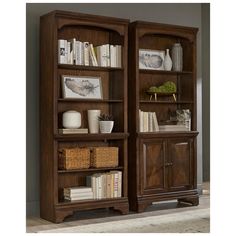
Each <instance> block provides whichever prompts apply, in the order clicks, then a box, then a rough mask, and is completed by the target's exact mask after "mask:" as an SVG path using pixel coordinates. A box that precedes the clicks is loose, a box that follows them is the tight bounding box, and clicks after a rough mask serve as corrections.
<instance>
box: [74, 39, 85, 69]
mask: <svg viewBox="0 0 236 236" xmlns="http://www.w3.org/2000/svg"><path fill="white" fill-rule="evenodd" d="M75 64H76V65H84V43H83V42H80V41H75Z"/></svg>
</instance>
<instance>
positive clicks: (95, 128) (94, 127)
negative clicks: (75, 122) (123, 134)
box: [88, 110, 101, 134]
mask: <svg viewBox="0 0 236 236" xmlns="http://www.w3.org/2000/svg"><path fill="white" fill-rule="evenodd" d="M100 115H101V110H88V126H89V133H91V134H96V133H99V122H98V117H99V116H100Z"/></svg>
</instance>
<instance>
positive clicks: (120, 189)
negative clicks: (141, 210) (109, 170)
mask: <svg viewBox="0 0 236 236" xmlns="http://www.w3.org/2000/svg"><path fill="white" fill-rule="evenodd" d="M121 196H122V171H118V197H121Z"/></svg>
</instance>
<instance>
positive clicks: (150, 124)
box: [148, 112, 153, 132]
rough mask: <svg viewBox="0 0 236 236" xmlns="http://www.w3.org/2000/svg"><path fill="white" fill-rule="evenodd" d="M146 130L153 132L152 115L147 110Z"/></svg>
mask: <svg viewBox="0 0 236 236" xmlns="http://www.w3.org/2000/svg"><path fill="white" fill-rule="evenodd" d="M148 132H153V115H152V112H148Z"/></svg>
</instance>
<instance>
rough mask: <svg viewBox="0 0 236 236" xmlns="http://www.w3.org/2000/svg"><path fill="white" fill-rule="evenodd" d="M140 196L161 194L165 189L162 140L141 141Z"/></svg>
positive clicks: (163, 142)
mask: <svg viewBox="0 0 236 236" xmlns="http://www.w3.org/2000/svg"><path fill="white" fill-rule="evenodd" d="M140 149H141V151H140V170H141V176H140V183H141V194H151V193H157V192H161V191H163V190H164V189H165V188H166V185H167V184H166V178H165V177H166V176H165V167H164V163H165V149H166V142H165V141H164V140H155V141H153V140H142V141H141V146H140Z"/></svg>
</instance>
